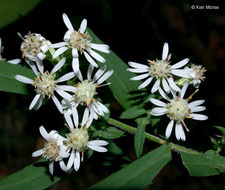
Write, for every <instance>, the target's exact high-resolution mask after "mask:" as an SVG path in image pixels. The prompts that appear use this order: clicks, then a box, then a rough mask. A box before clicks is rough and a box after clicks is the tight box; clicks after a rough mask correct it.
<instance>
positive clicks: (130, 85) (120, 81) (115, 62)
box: [88, 29, 141, 109]
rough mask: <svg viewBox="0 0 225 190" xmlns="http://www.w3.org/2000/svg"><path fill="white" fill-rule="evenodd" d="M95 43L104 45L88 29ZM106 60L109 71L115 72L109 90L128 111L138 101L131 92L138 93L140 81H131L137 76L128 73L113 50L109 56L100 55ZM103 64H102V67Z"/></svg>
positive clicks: (125, 66)
mask: <svg viewBox="0 0 225 190" xmlns="http://www.w3.org/2000/svg"><path fill="white" fill-rule="evenodd" d="M88 32H89V34H90V36H91V37H92V39H93V43H100V44H104V43H103V42H102V41H101V40H100V39H99V38H98V37H97V36H96V35H95V34H94V33H93V32H92V31H91V30H90V29H88ZM100 54H101V55H102V56H103V57H104V58H105V60H106V63H105V64H106V65H107V69H108V70H111V69H112V70H114V73H113V74H112V76H111V77H110V78H109V79H108V80H107V82H111V84H110V85H109V88H110V89H111V91H112V92H113V95H114V97H115V98H116V100H117V101H118V102H119V103H120V105H121V106H122V107H123V108H125V109H127V108H129V107H130V106H131V105H133V104H135V103H136V102H137V100H136V99H135V98H134V97H135V94H131V92H134V91H137V89H138V86H139V85H140V84H141V82H140V81H131V80H130V78H131V77H134V76H136V75H135V74H134V73H131V72H128V71H127V68H128V66H127V64H126V63H124V62H123V61H122V60H121V59H120V58H119V57H118V56H117V55H116V54H115V53H114V52H113V51H112V50H110V53H109V54H105V53H104V54H103V53H100ZM101 65H102V64H100V66H101Z"/></svg>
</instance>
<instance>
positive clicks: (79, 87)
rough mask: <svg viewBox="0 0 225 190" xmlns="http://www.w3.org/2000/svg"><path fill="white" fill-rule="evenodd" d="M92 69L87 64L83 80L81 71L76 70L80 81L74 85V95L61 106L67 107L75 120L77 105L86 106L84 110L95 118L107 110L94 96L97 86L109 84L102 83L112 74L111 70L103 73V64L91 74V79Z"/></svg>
mask: <svg viewBox="0 0 225 190" xmlns="http://www.w3.org/2000/svg"><path fill="white" fill-rule="evenodd" d="M93 69H94V67H93V66H92V65H89V67H88V72H87V79H86V80H83V76H82V74H81V72H80V71H79V72H78V74H77V77H78V78H79V79H80V82H79V83H77V84H75V85H74V86H75V88H76V90H75V93H74V95H73V96H71V97H70V99H67V100H64V101H63V107H64V108H69V109H68V112H69V113H70V114H73V115H74V119H75V121H76V120H77V119H76V118H78V116H77V106H78V105H83V106H86V108H85V111H84V112H87V113H88V114H89V113H90V114H91V115H92V116H93V117H94V118H95V119H98V115H100V116H103V115H104V113H108V112H109V110H108V108H107V107H106V106H105V105H104V104H102V103H101V102H99V101H98V100H96V99H95V98H94V96H95V95H96V94H97V88H99V87H103V86H105V85H109V84H110V83H106V84H102V83H103V82H105V80H107V79H108V78H109V77H110V76H111V75H112V73H113V70H110V71H107V72H106V73H105V74H103V73H104V72H105V70H106V66H105V65H104V66H103V67H101V68H100V69H98V71H97V72H96V73H95V75H94V76H93V79H91V76H92V73H93Z"/></svg>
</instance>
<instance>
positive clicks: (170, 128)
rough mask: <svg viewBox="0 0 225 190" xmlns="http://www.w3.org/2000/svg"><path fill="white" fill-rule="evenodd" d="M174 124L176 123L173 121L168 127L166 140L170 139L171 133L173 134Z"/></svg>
mask: <svg viewBox="0 0 225 190" xmlns="http://www.w3.org/2000/svg"><path fill="white" fill-rule="evenodd" d="M173 124H174V121H173V120H171V121H170V122H169V124H168V125H167V128H166V133H165V135H166V138H169V137H170V135H171V132H172V130H173Z"/></svg>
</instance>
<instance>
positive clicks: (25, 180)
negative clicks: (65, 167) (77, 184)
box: [0, 159, 60, 190]
mask: <svg viewBox="0 0 225 190" xmlns="http://www.w3.org/2000/svg"><path fill="white" fill-rule="evenodd" d="M43 160H44V159H40V160H39V161H37V162H36V163H34V164H31V165H29V166H27V167H25V168H23V169H22V170H20V171H18V172H16V173H14V174H12V175H10V176H8V177H6V178H4V179H2V180H1V181H0V190H17V189H18V190H19V189H32V190H39V189H45V188H47V187H49V186H51V185H53V184H55V183H56V182H57V181H59V180H60V177H56V176H54V177H52V176H51V175H50V174H49V172H48V165H47V163H46V162H43Z"/></svg>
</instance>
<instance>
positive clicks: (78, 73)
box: [76, 70, 94, 82]
mask: <svg viewBox="0 0 225 190" xmlns="http://www.w3.org/2000/svg"><path fill="white" fill-rule="evenodd" d="M76 76H77V78H78V79H79V80H80V81H83V76H82V74H81V72H80V70H78V72H77V73H76ZM93 82H94V81H93Z"/></svg>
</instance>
